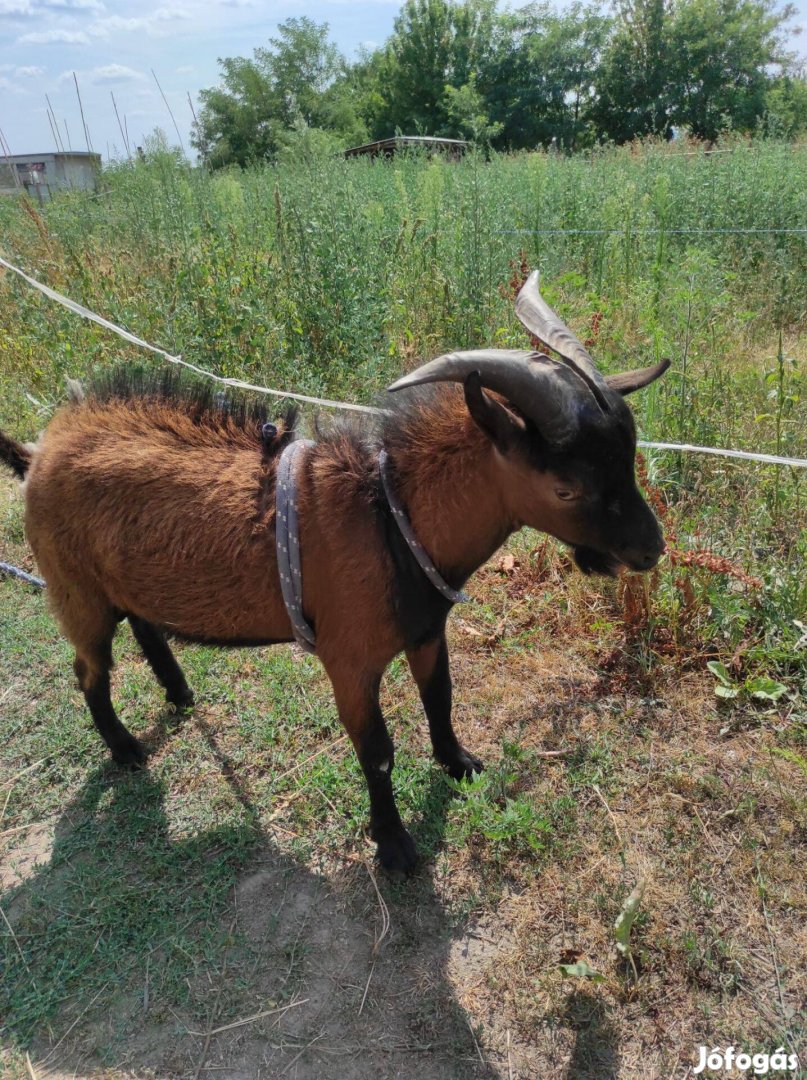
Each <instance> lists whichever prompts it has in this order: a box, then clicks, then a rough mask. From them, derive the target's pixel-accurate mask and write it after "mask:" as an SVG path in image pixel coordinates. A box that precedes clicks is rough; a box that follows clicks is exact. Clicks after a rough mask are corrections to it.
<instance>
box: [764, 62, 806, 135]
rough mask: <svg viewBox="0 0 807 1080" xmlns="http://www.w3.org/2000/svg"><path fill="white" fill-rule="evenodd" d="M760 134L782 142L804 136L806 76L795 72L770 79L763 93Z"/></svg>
mask: <svg viewBox="0 0 807 1080" xmlns="http://www.w3.org/2000/svg"><path fill="white" fill-rule="evenodd" d="M763 130H764V133H765V134H766V135H777V136H779V137H780V138H785V139H798V138H802V137H804V136H805V135H807V76H805V74H804V72H803V71H802V72H799V71H795V72H793V73H791V74H787V75H782V76H780V77H779V78H777V79H772V80H771V82H770V83H769V84H768V89H767V92H766V94H765V116H764V129H763Z"/></svg>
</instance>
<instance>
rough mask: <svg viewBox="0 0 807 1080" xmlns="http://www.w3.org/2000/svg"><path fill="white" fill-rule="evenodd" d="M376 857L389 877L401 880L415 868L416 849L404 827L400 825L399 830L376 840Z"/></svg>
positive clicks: (416, 859)
mask: <svg viewBox="0 0 807 1080" xmlns="http://www.w3.org/2000/svg"><path fill="white" fill-rule="evenodd" d="M376 858H377V859H378V861H379V863H380V864H381V868H382V869H383V870H384V871H386V873H387V874H389V876H390V877H391V878H393V879H395V880H396V881H402V880H403V879H404V878H405V877H407V875H408V874H411V872H412V871H413V870H414V869H415V866H416V865H417V861H418V849H417V848H416V847H415V841H414V840H413V839H412V837H411V836H410V835H409V833H408V832H407V831H406V829H404V828H403V827H401V829H400V831H399V832H396V833H394V834H393V835H392V836H386V837H384V839H383V840H379V841H378V851H377V852H376Z"/></svg>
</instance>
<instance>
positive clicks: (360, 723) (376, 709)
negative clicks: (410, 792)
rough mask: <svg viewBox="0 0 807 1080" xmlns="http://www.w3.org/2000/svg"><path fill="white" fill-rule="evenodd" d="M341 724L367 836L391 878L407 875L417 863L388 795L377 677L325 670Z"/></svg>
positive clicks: (391, 755)
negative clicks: (357, 774) (358, 774)
mask: <svg viewBox="0 0 807 1080" xmlns="http://www.w3.org/2000/svg"><path fill="white" fill-rule="evenodd" d="M326 669H327V671H328V675H329V676H330V679H331V683H332V684H333V692H334V697H335V698H336V707H337V709H338V710H339V719H340V720H341V721H342V723H343V724H344V726H345V729H346V731H347V733H348V735H349V736H350V738H351V741H352V742H353V746H354V748H355V750H356V753H357V754H358V757H359V762H360V764H361V767H362V771H363V772H364V776H365V779H366V781H367V788H368V790H369V792H370V835H371V836H372V838H373V840H375V842H376V843H377V844H378V852H377V856H378V860H379V862H380V863H381V865H382V866H383V867H384V869H385V870H387V871H388V872H389V873H391V874H393V875H395V876H402V875H404V874H408V873H409V871H410V870H412V868H413V867H414V865H415V863H416V862H417V849H416V848H415V842H414V840H413V839H412V837H411V836H410V835H409V833H408V832H407V831H406V829H405V828H404V826H403V822H402V821H401V817H400V814H399V813H398V807H397V806H396V805H395V796H394V794H393V791H392V769H393V766H394V764H395V751H394V748H393V745H392V739H391V738H390V737H389V732H388V731H387V725H386V724H385V723H384V717H383V716H382V714H381V707H380V706H379V703H378V690H379V686H380V685H381V676H380V675H369V676H367V675H362V674H357V673H356V669H355V668H353V669H352V670H350V669H349V668H347V667H346V666H345V667H342V666H340V667H331V666H328V665H327V664H326Z"/></svg>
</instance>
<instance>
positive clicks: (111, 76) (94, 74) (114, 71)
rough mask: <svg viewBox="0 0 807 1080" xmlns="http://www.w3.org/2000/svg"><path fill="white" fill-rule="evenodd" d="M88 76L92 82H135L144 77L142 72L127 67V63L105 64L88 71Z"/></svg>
mask: <svg viewBox="0 0 807 1080" xmlns="http://www.w3.org/2000/svg"><path fill="white" fill-rule="evenodd" d="M87 76H88V78H89V80H90V82H94V83H111V82H133V81H136V80H138V79H142V78H144V76H143V74H142V73H141V72H139V71H135V70H134V68H130V67H126V65H125V64H104V65H103V66H102V67H97V68H93V70H92V71H88V72H87Z"/></svg>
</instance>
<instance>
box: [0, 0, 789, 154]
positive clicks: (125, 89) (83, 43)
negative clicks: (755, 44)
mask: <svg viewBox="0 0 807 1080" xmlns="http://www.w3.org/2000/svg"><path fill="white" fill-rule="evenodd" d="M513 6H518V5H517V4H514V5H513ZM398 7H399V0H362V2H361V3H355V2H351V0H299V2H295V0H279V2H278V3H274V4H271V5H269V4H263V3H260V2H259V0H201V2H196V0H163V2H160V0H151V2H149V0H124V2H115V0H0V129H2V131H3V134H4V135H5V138H6V140H7V142H8V144H9V146H10V148H11V152H12V153H14V154H33V153H37V152H42V151H48V150H52V149H54V141H53V136H52V134H51V130H50V126H49V124H48V119H47V115H46V111H45V94H48V95H49V96H50V100H51V102H52V104H53V108H54V110H55V112H56V115H57V117H58V118H59V120H60V122H61V123H62V125H63V123H64V121H65V120H66V122H67V128H68V131H69V137H70V142H71V144H72V147H73V149H79V150H83V149H86V144H85V140H84V133H83V129H82V126H81V120H80V116H79V110H78V103H77V100H76V93H75V87H74V84H73V72H76V75H77V77H78V82H79V87H80V89H81V96H82V100H83V103H84V111H85V116H86V118H87V123H88V126H89V129H90V135H91V138H92V142H93V147H94V149H95V150H97V151H99V152H100V153H102V154H103V155H104V157H106V155H107V149H108V148H109V151H110V152H111V153H113V154H114V153H116V152H117V153H121V152H122V141H121V137H120V133H119V131H118V125H117V121H116V119H115V114H114V111H113V107H112V100H111V97H110V91H112V92H113V93H114V95H115V99H116V101H117V104H118V109H119V110H120V112H121V113H122V114H125V115H126V118H127V127H128V132H129V137H130V141H132V142H133V143H135V144H136V143H139V142H141V141H142V137H143V135H145V134H148V133H149V132H151V131H152V130H153V129H154V128H155V127H156V126H158V125H159V126H160V127H163V128H164V129H165V130H166V131H168V132H169V133H170V135H171V136H172V137H173V130H172V125H171V120H170V117H169V115H168V112H167V110H166V107H165V105H164V103H163V101H162V98H161V97H160V93H159V91H158V89H157V87H156V85H155V83H154V79H153V77H152V75H151V68H153V69H154V70H155V71H156V73H157V77H158V78H159V80H160V83H161V85H162V88H163V90H164V91H165V94H166V97H167V98H168V101H169V102H170V104H171V108H172V110H173V112H174V115H175V117H176V119H177V123H178V126H179V129H180V132H181V134H182V137H183V139H185V140H186V146H187V136H188V130H189V128H190V123H191V114H190V107H189V105H188V100H187V93H188V91H190V94H191V96H192V97H193V99H194V102H195V101H196V95H197V93H198V91H199V90H200V89H201V88H203V87H206V86H211V85H213V84H215V82H216V81H217V77H218V66H217V63H216V61H217V58H218V57H220V56H249V55H251V53H252V50H253V49H254V48H255V47H256V46H257V45H260V44H263V43H264V42H265V41H266V39H267V38H269V37H271V36H272V35H273V34H274V32H275V30H276V28H277V25H278V23H279V22H282V21H284V20H285V19H288V18H291V17H294V16H298V17H299V16H301V15H308V16H309V17H311V18H313V19H315V20H317V21H320V22H327V23H328V24H329V26H330V28H331V34H332V37H333V39H334V40H335V41H336V43H337V44H338V45H339V47H340V48H341V49H342V51H343V52H344V53H346V54H347V55H348V56H352V55H354V54H355V52H356V50H357V49H358V47H359V46H360V45H362V44H368V45H375V44H380V43H381V42H382V41H383V40H384V39H385V38H386V37H387V35H388V34H389V33H390V31H391V30H392V23H393V19H394V18H395V14H396V12H397V10H398ZM797 8H798V12H799V14H798V17H797V19H796V20H795V21H796V23H801V24H805V23H807V0H798V3H797ZM794 48H796V49H797V50H798V51H799V52H800V53H801V54H802V55H804V53H805V51H807V40H805V35H802V36H801V37H800V38H797V39H796V40H795V42H794ZM62 139H63V141H64V142H65V144H66V143H67V138H66V136H65V134H64V128H63V126H62Z"/></svg>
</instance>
